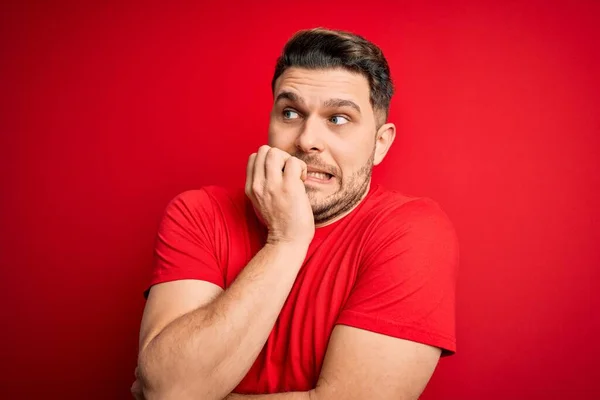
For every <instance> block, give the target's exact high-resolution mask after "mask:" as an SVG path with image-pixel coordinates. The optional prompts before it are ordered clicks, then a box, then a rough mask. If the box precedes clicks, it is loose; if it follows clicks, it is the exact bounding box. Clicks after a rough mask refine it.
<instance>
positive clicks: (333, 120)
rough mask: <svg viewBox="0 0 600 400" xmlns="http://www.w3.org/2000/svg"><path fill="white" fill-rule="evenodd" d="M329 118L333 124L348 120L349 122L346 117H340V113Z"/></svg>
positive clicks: (344, 122)
mask: <svg viewBox="0 0 600 400" xmlns="http://www.w3.org/2000/svg"><path fill="white" fill-rule="evenodd" d="M329 120H330V121H331V122H333V124H334V125H344V124H347V123H348V122H350V120H348V118H346V117H342V116H341V115H334V116H333V117H331V118H330V119H329Z"/></svg>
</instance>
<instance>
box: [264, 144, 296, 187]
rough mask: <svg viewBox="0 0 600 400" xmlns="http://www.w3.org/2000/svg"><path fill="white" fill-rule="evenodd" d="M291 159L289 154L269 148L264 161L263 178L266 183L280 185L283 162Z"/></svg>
mask: <svg viewBox="0 0 600 400" xmlns="http://www.w3.org/2000/svg"><path fill="white" fill-rule="evenodd" d="M290 157H291V155H290V154H289V153H286V152H285V151H283V150H279V149H276V148H271V150H269V152H268V153H267V158H266V159H265V176H266V178H267V182H268V183H272V184H274V185H280V184H281V182H282V181H283V170H284V167H285V162H286V161H287V160H288V159H289V158H290Z"/></svg>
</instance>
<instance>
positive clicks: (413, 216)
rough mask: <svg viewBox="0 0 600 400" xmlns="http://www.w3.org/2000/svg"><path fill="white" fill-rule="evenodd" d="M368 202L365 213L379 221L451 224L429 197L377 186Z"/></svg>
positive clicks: (394, 223) (440, 208)
mask: <svg viewBox="0 0 600 400" xmlns="http://www.w3.org/2000/svg"><path fill="white" fill-rule="evenodd" d="M369 202H370V203H371V204H370V205H369V206H368V209H367V214H369V216H370V217H371V218H373V219H374V220H376V221H379V222H381V223H388V224H392V225H397V224H400V225H406V224H411V223H424V222H430V223H431V222H437V223H440V224H450V225H451V222H450V219H449V218H448V215H447V214H446V213H445V212H444V210H443V209H442V207H441V206H440V204H439V203H437V202H436V201H435V200H433V199H431V198H429V197H416V196H410V195H406V194H404V193H402V192H399V191H397V190H392V189H387V188H384V187H383V186H378V187H377V189H376V190H374V191H373V193H372V195H371V196H370V198H369Z"/></svg>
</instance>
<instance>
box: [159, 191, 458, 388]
mask: <svg viewBox="0 0 600 400" xmlns="http://www.w3.org/2000/svg"><path fill="white" fill-rule="evenodd" d="M266 235H267V230H266V227H265V226H264V225H263V224H262V223H261V222H260V221H259V219H258V218H257V216H256V214H255V211H254V209H253V207H252V205H251V203H250V201H249V200H248V199H247V197H246V196H245V194H244V192H243V190H234V189H226V188H222V187H216V186H209V187H204V188H202V189H199V190H193V191H188V192H184V193H182V194H180V195H179V196H177V197H176V198H175V199H173V200H172V201H171V202H170V204H169V205H168V206H167V209H166V212H165V215H164V218H163V220H162V223H161V225H160V228H159V232H158V240H157V244H156V250H155V255H156V257H155V261H156V262H155V265H154V268H153V272H152V278H151V282H150V286H152V285H154V284H157V283H161V282H167V281H174V280H178V279H199V280H203V281H208V282H212V283H214V284H216V285H218V286H220V287H221V288H223V289H227V288H228V287H229V286H230V285H231V283H232V282H233V281H234V280H235V278H236V277H237V275H238V274H239V273H240V271H241V270H242V269H243V268H244V267H245V266H246V265H247V264H248V262H249V261H250V260H251V259H252V258H253V257H254V255H255V254H256V253H257V252H258V251H259V250H260V249H261V248H262V246H263V245H264V243H265V239H266ZM457 261H458V246H457V239H456V235H455V232H454V230H453V227H452V224H451V223H450V221H449V219H448V217H447V216H446V215H445V214H444V212H443V211H442V210H441V209H440V207H439V206H438V205H437V204H436V203H435V202H433V201H432V200H430V199H427V198H412V197H407V196H404V195H402V194H400V193H398V192H395V191H391V190H387V189H385V188H383V187H382V186H372V187H371V188H370V189H369V193H368V194H367V196H366V197H365V199H364V200H363V201H362V202H361V203H360V204H359V205H358V207H357V208H355V209H354V210H353V211H352V212H351V213H350V214H348V215H347V216H345V217H343V218H342V219H340V220H338V221H336V222H334V223H332V224H330V225H328V226H325V227H322V228H317V229H316V231H315V235H314V238H313V240H312V242H311V244H310V246H309V249H308V253H307V255H306V258H305V261H304V264H303V265H302V267H301V269H300V271H299V273H298V276H297V278H296V281H295V283H294V285H293V287H292V289H291V291H290V294H289V297H288V298H287V300H286V302H285V304H284V306H283V308H282V310H281V313H280V315H279V318H278V319H277V321H276V323H275V326H274V327H273V330H272V331H271V334H270V335H269V338H268V340H267V342H266V344H265V346H264V348H263V349H262V351H261V353H260V354H259V356H258V358H257V359H256V361H255V362H254V365H253V366H252V368H251V369H250V370H249V372H248V373H247V375H246V377H245V378H244V379H243V380H242V382H240V384H239V385H238V387H237V388H236V390H235V392H236V393H246V394H259V393H276V392H286V391H306V390H310V389H313V388H314V387H315V385H316V382H317V379H318V377H319V373H320V370H321V365H322V363H323V359H324V357H325V351H326V349H327V344H328V341H329V337H330V335H331V332H332V330H333V328H334V326H335V325H336V324H343V325H349V326H352V327H356V328H360V329H365V330H368V331H373V332H377V333H380V334H385V335H389V336H393V337H397V338H402V339H406V340H411V341H415V342H420V343H424V344H428V345H431V346H436V347H439V348H441V349H442V351H443V352H442V354H443V355H450V354H453V353H454V352H455V350H456V341H455V282H456V269H457ZM256 318H260V315H256Z"/></svg>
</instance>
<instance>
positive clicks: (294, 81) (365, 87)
mask: <svg viewBox="0 0 600 400" xmlns="http://www.w3.org/2000/svg"><path fill="white" fill-rule="evenodd" d="M274 89H275V91H274V96H275V98H277V96H278V94H279V93H281V92H284V91H291V92H294V93H297V94H298V95H299V96H300V97H302V98H303V99H305V100H306V101H308V102H317V101H319V102H321V101H323V100H327V99H329V98H340V99H347V100H353V101H355V102H357V103H360V104H361V105H367V104H369V102H370V90H369V82H368V81H367V78H365V77H364V76H363V75H361V74H359V73H354V72H350V71H347V70H345V69H339V68H338V69H305V68H296V67H292V68H288V69H286V70H285V71H284V72H283V74H281V76H280V77H279V78H277V81H276V82H275V88H274ZM361 108H362V107H361Z"/></svg>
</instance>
